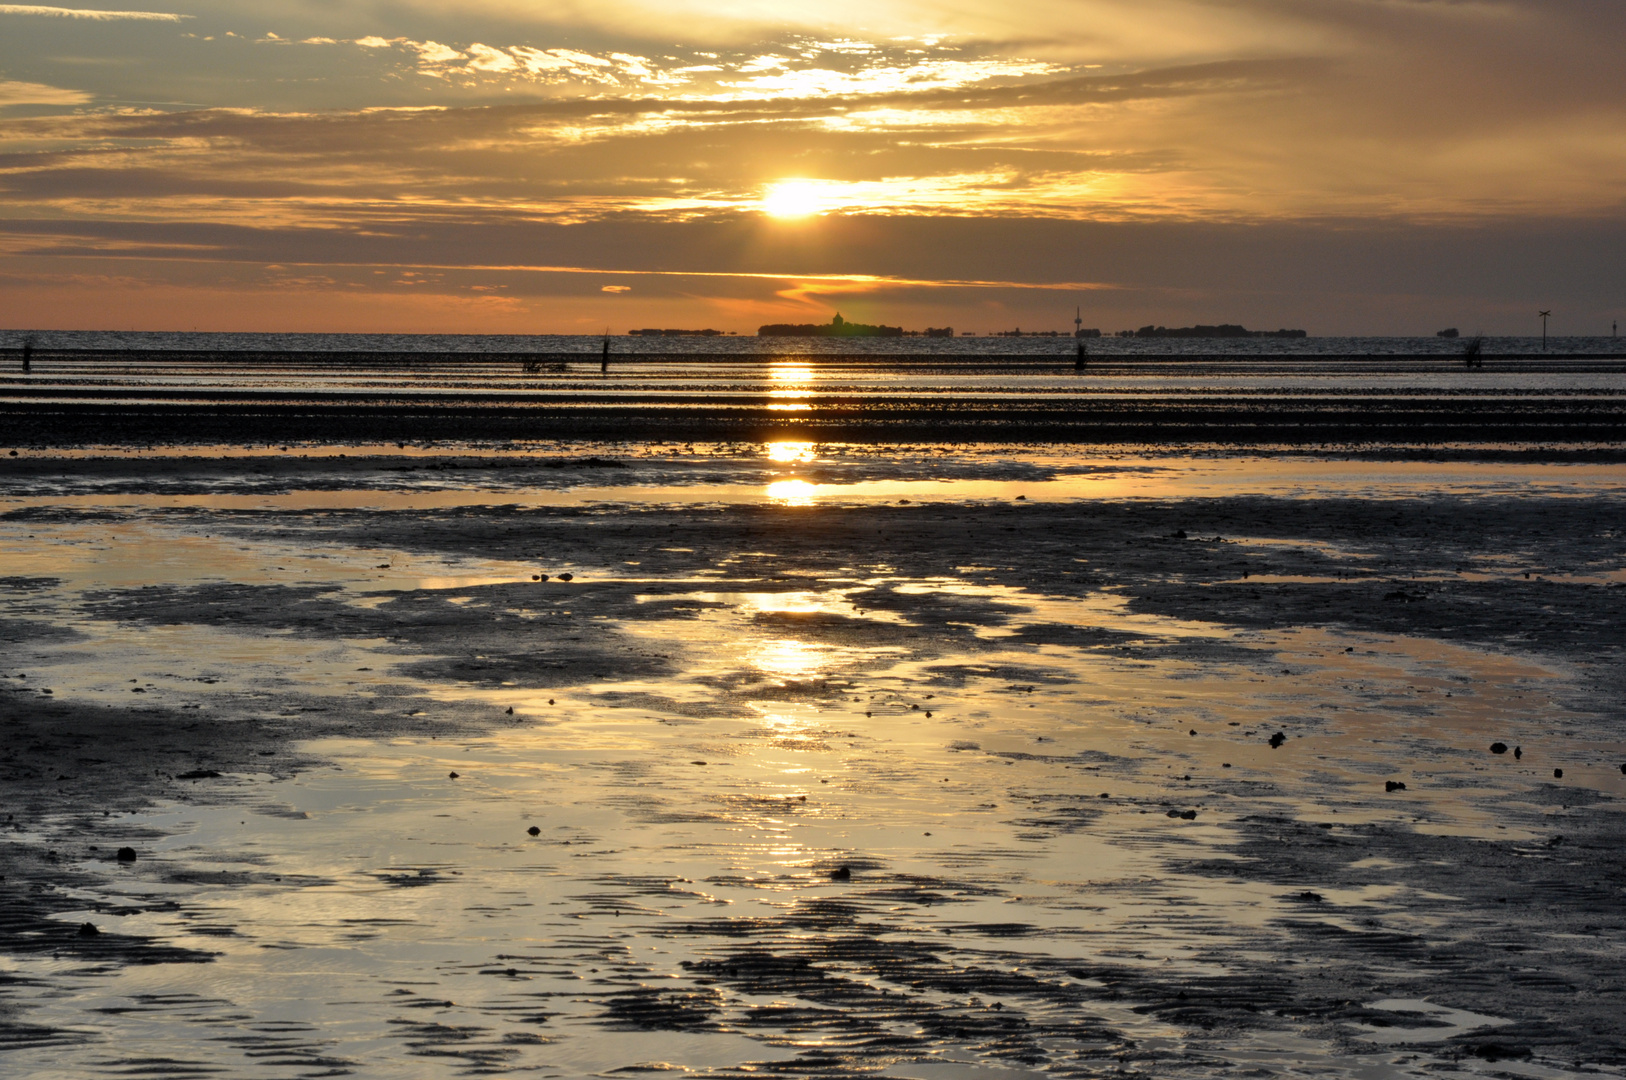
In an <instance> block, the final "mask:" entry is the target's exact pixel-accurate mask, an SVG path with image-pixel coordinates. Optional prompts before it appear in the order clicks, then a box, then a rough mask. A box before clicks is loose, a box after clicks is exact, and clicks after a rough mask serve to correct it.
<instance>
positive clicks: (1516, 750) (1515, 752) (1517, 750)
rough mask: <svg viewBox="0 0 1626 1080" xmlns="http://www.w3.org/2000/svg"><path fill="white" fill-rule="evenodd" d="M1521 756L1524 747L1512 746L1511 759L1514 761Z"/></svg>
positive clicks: (1522, 755)
mask: <svg viewBox="0 0 1626 1080" xmlns="http://www.w3.org/2000/svg"><path fill="white" fill-rule="evenodd" d="M1522 757H1524V747H1522V746H1515V747H1514V748H1513V760H1514V761H1517V760H1519V759H1520V758H1522Z"/></svg>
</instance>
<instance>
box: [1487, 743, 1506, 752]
mask: <svg viewBox="0 0 1626 1080" xmlns="http://www.w3.org/2000/svg"><path fill="white" fill-rule="evenodd" d="M1490 751H1491V753H1493V754H1505V753H1507V743H1505V742H1493V743H1491V746H1490Z"/></svg>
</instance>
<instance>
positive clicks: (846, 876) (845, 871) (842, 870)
mask: <svg viewBox="0 0 1626 1080" xmlns="http://www.w3.org/2000/svg"><path fill="white" fill-rule="evenodd" d="M852 879H853V871H852V867H850V866H838V867H836V868H835V869H834V870H832V871H830V880H831V881H851V880H852Z"/></svg>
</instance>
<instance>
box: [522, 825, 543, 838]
mask: <svg viewBox="0 0 1626 1080" xmlns="http://www.w3.org/2000/svg"><path fill="white" fill-rule="evenodd" d="M525 831H526V833H528V834H529V835H531V836H541V835H542V830H541V829H539V828H537V827H536V826H535V825H532V826H531V827H530V828H529V829H526V830H525Z"/></svg>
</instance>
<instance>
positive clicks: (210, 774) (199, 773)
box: [175, 769, 220, 780]
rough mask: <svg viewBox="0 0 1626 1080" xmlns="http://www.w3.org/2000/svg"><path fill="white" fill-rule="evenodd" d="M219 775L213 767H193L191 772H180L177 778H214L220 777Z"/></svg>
mask: <svg viewBox="0 0 1626 1080" xmlns="http://www.w3.org/2000/svg"><path fill="white" fill-rule="evenodd" d="M219 775H220V774H219V773H217V772H215V771H214V770H213V769H193V770H192V771H191V772H183V773H181V774H179V775H178V776H176V777H175V779H177V780H213V779H215V778H216V777H218V776H219Z"/></svg>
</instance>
